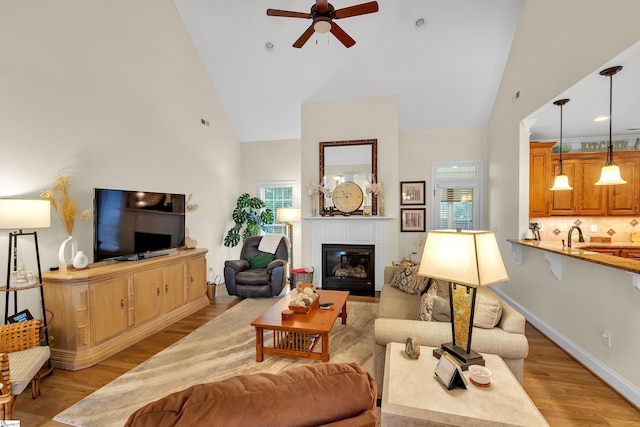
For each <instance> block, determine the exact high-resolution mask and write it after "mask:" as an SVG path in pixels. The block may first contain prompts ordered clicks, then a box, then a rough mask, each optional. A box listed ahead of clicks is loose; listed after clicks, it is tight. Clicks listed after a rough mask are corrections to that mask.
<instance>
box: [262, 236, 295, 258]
mask: <svg viewBox="0 0 640 427" xmlns="http://www.w3.org/2000/svg"><path fill="white" fill-rule="evenodd" d="M282 239H284V241H285V243H286V244H287V249H289V239H287V236H285V235H284V234H265V235H264V236H262V240H260V244H259V245H258V250H259V251H261V252H266V253H269V254H275V253H276V251H277V250H278V246H279V245H280V240H282Z"/></svg>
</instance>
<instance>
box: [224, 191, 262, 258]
mask: <svg viewBox="0 0 640 427" xmlns="http://www.w3.org/2000/svg"><path fill="white" fill-rule="evenodd" d="M264 207H265V204H264V202H263V201H262V200H260V198H258V197H251V196H250V195H249V194H247V193H244V194H243V195H241V196H240V197H238V202H237V203H236V207H235V209H234V210H233V215H232V218H233V221H234V222H235V225H234V226H233V227H232V228H231V230H229V231H228V232H227V235H226V236H225V238H224V245H225V246H227V247H229V248H232V247H234V246H236V245H237V244H238V243H239V242H240V237H241V236H242V239H243V240H244V239H246V238H247V237H249V236H256V235H258V234H259V233H260V230H265V231H267V230H266V228H265V225H267V224H273V212H272V211H271V209H264ZM263 209H264V210H263Z"/></svg>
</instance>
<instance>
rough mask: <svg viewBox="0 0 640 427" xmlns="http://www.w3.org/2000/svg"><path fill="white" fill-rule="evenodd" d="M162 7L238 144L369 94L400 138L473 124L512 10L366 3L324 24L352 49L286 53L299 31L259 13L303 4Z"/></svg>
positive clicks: (389, 0) (347, 0) (492, 90)
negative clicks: (356, 12)
mask: <svg viewBox="0 0 640 427" xmlns="http://www.w3.org/2000/svg"><path fill="white" fill-rule="evenodd" d="M174 1H175V4H176V6H177V9H178V11H179V13H180V15H181V16H182V19H183V21H184V23H185V26H186V28H187V30H188V32H189V34H190V36H191V38H192V40H193V42H194V44H195V46H196V48H197V50H198V52H199V54H200V56H201V58H202V62H203V64H204V66H205V68H206V70H207V72H208V73H209V75H210V77H211V81H212V83H213V85H214V86H215V88H216V90H217V92H218V94H219V96H220V98H221V101H222V103H223V105H224V107H225V109H226V111H227V114H228V115H229V117H230V120H231V122H232V124H233V126H234V128H235V130H236V132H237V134H238V136H239V138H240V140H241V141H265V140H279V139H295V138H300V136H301V106H302V105H304V104H313V103H323V102H332V101H340V100H349V99H361V98H369V97H379V96H397V97H398V100H399V124H400V130H401V131H411V130H427V129H446V128H463V127H475V126H485V125H487V123H488V120H489V116H490V114H491V109H492V108H493V103H494V99H495V96H496V93H497V90H498V87H499V84H500V80H501V78H502V73H503V70H504V67H505V64H506V61H507V58H508V55H509V50H510V48H511V43H512V40H513V37H514V34H515V30H516V27H517V24H518V19H519V16H520V12H521V9H522V4H523V1H522V0H448V1H442V0H401V1H400V0H378V4H379V11H378V12H377V13H373V14H369V15H363V16H356V17H349V18H343V19H340V20H339V21H336V22H337V23H339V25H340V27H341V28H342V29H343V30H344V31H346V32H347V33H348V34H349V35H350V36H351V37H352V38H353V39H355V41H356V44H355V45H354V46H353V47H351V48H345V47H344V46H343V45H342V44H341V43H340V42H339V41H338V40H337V39H336V38H335V37H334V36H333V35H331V34H330V33H327V34H316V35H313V36H312V37H311V38H310V39H309V41H308V42H307V43H306V44H305V45H304V46H303V47H302V48H301V49H296V48H294V47H292V44H293V43H294V42H295V41H296V40H297V39H298V37H299V36H300V35H301V34H302V33H303V32H304V31H305V30H306V29H307V28H308V27H309V25H310V24H311V21H310V20H308V19H300V18H282V17H271V16H267V14H266V10H267V9H268V8H273V9H281V10H291V11H298V12H309V11H310V8H311V6H312V5H313V4H314V3H315V2H314V1H313V0H242V1H229V0H174ZM364 2H365V1H361V0H331V4H332V5H333V6H334V7H335V9H341V8H344V7H349V6H353V5H356V4H360V3H364ZM419 20H423V24H422V25H417V24H418V23H419V22H418V21H419ZM267 45H269V46H272V47H271V48H269V47H267Z"/></svg>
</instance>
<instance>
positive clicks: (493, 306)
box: [473, 288, 502, 329]
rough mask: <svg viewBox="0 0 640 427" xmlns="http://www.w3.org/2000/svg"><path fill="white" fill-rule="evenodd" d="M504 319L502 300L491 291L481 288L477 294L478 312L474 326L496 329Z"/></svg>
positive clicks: (474, 314)
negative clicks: (501, 319)
mask: <svg viewBox="0 0 640 427" xmlns="http://www.w3.org/2000/svg"><path fill="white" fill-rule="evenodd" d="M501 317H502V305H501V304H500V300H499V299H498V297H496V296H495V295H494V294H493V292H491V291H490V290H489V289H485V288H480V289H478V292H477V293H476V310H475V312H474V313H473V326H476V327H478V328H484V329H491V328H493V327H495V326H496V325H497V324H498V322H500V318H501Z"/></svg>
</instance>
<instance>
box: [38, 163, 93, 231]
mask: <svg viewBox="0 0 640 427" xmlns="http://www.w3.org/2000/svg"><path fill="white" fill-rule="evenodd" d="M70 187H71V180H70V179H69V177H68V176H65V175H62V174H59V175H57V176H56V178H55V185H54V186H53V190H45V191H43V192H42V194H40V198H41V199H45V200H49V201H50V202H51V206H53V208H54V209H55V210H56V212H58V215H59V216H60V220H61V221H62V224H63V225H64V228H65V230H67V233H68V235H69V236H71V235H73V226H74V224H75V221H76V217H77V216H78V201H77V200H76V199H73V198H71V196H69V188H70ZM56 194H59V195H60V196H59V198H58V199H56ZM90 216H91V214H90V213H89V211H88V210H84V211H82V212H81V213H80V216H79V218H80V220H81V221H88V220H89V217H90Z"/></svg>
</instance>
